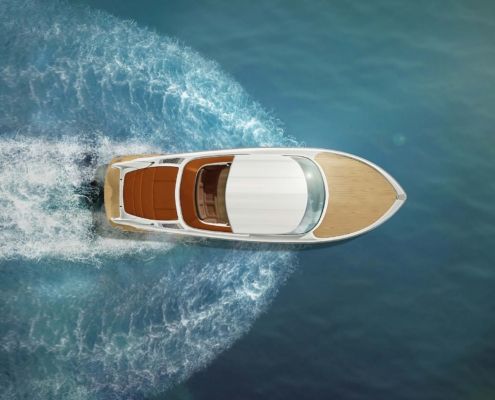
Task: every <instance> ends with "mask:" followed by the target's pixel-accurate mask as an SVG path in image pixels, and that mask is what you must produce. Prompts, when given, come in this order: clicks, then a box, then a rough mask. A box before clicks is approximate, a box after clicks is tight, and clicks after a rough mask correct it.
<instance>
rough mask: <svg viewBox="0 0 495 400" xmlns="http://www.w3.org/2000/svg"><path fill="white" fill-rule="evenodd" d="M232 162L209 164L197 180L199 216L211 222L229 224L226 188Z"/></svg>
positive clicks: (200, 172) (204, 220)
mask: <svg viewBox="0 0 495 400" xmlns="http://www.w3.org/2000/svg"><path fill="white" fill-rule="evenodd" d="M229 170H230V164H215V165H207V166H205V167H203V168H201V170H200V171H199V173H198V178H197V180H196V210H197V214H198V218H199V219H200V220H202V221H203V222H206V223H210V224H223V225H228V224H229V219H228V216H227V207H226V206H225V188H226V186H227V177H228V176H229Z"/></svg>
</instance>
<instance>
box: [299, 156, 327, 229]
mask: <svg viewBox="0 0 495 400" xmlns="http://www.w3.org/2000/svg"><path fill="white" fill-rule="evenodd" d="M290 157H291V158H292V159H293V160H294V161H296V162H297V163H298V164H299V167H301V169H302V172H303V174H304V178H305V179H306V185H307V188H308V202H307V204H306V210H305V212H304V215H303V217H302V219H301V222H300V223H299V225H298V226H297V228H296V229H294V230H293V231H292V232H291V234H292V235H302V234H305V233H308V232H310V231H312V230H314V229H315V228H316V227H317V226H318V223H319V222H320V221H321V218H322V216H323V212H324V210H325V205H326V201H327V196H328V194H327V187H326V185H325V178H324V176H323V174H322V172H321V170H320V168H319V167H318V164H316V162H314V161H313V160H311V159H310V158H308V157H304V156H290Z"/></svg>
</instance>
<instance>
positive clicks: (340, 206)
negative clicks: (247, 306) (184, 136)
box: [104, 148, 406, 243]
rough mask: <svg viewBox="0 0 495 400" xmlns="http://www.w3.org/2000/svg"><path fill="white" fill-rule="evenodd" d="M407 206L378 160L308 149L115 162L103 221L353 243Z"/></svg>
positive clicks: (133, 228) (129, 227) (261, 238)
mask: <svg viewBox="0 0 495 400" xmlns="http://www.w3.org/2000/svg"><path fill="white" fill-rule="evenodd" d="M405 200H406V193H405V192H404V190H403V189H402V188H401V186H400V185H399V184H398V183H397V181H396V180H395V179H393V178H392V177H391V176H390V175H389V174H388V173H387V172H385V171H384V170H383V169H381V168H380V167H378V166H376V165H375V164H373V163H371V162H369V161H367V160H365V159H363V158H360V157H356V156H354V155H351V154H347V153H342V152H339V151H333V150H325V149H312V148H253V149H231V150H216V151H203V152H195V153H183V154H154V155H132V156H120V157H116V158H114V159H113V160H112V161H111V162H110V164H109V165H108V168H107V170H106V175H105V183H104V203H105V212H106V216H107V219H108V221H109V222H110V224H111V225H112V226H114V227H117V228H120V229H122V230H124V231H130V232H163V233H168V234H174V235H188V236H198V237H203V238H217V239H228V240H239V241H254V242H275V243H277V242H278V243H320V242H333V241H337V240H343V239H349V238H352V237H355V236H358V235H361V234H363V233H366V232H369V231H370V230H372V229H374V228H376V227H377V226H378V225H380V224H382V223H383V222H385V221H386V220H387V219H389V218H390V217H391V216H392V215H393V214H394V213H395V212H396V211H397V210H398V209H399V208H400V207H401V206H402V205H403V204H404V202H405Z"/></svg>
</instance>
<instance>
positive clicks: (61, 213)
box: [0, 135, 171, 261]
mask: <svg viewBox="0 0 495 400" xmlns="http://www.w3.org/2000/svg"><path fill="white" fill-rule="evenodd" d="M152 150H153V151H155V152H156V148H154V149H151V148H150V147H149V146H146V145H140V144H135V143H129V142H126V143H112V142H111V141H109V140H108V139H103V138H99V139H97V140H96V141H95V140H92V143H84V142H83V141H81V140H79V141H78V140H75V139H69V138H65V139H62V140H57V141H53V140H48V139H36V138H30V137H25V136H21V135H17V136H16V137H15V138H12V139H0V259H1V258H4V259H9V258H15V257H23V258H27V259H39V258H41V257H46V256H49V257H54V258H64V259H68V260H88V261H95V260H98V259H100V258H101V257H107V256H122V255H125V254H129V253H136V252H139V251H143V250H150V249H153V250H163V251H164V250H167V249H168V248H169V247H170V246H171V244H170V243H168V244H167V242H166V237H165V238H164V237H161V238H160V239H158V238H157V239H155V240H148V241H143V240H133V239H132V237H128V236H125V235H120V236H118V235H117V234H114V235H113V236H112V235H106V236H102V235H100V234H98V235H96V234H95V232H94V231H95V224H97V223H98V221H97V217H98V215H97V214H95V213H94V211H92V210H91V209H89V208H88V207H87V206H85V204H84V199H82V196H84V193H83V192H81V187H83V186H84V185H87V184H88V183H89V182H90V181H91V180H93V179H94V177H95V173H96V167H97V165H98V164H104V163H107V162H108V161H109V160H110V159H111V158H112V157H113V156H115V155H118V154H133V153H134V154H140V153H141V154H142V153H146V152H150V151H152ZM87 156H90V157H91V158H92V160H93V162H89V163H88V162H86V163H84V162H83V159H84V157H87ZM95 161H96V162H97V163H98V164H95Z"/></svg>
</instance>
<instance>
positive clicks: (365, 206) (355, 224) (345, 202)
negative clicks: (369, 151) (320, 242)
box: [314, 152, 397, 238]
mask: <svg viewBox="0 0 495 400" xmlns="http://www.w3.org/2000/svg"><path fill="white" fill-rule="evenodd" d="M315 160H316V162H317V163H318V164H319V165H320V166H321V167H322V169H323V171H324V172H325V177H326V181H327V184H328V188H329V193H330V195H329V202H328V207H327V210H326V213H325V215H324V217H323V221H322V222H321V224H320V225H319V226H318V228H317V229H316V230H315V231H314V234H315V236H316V237H318V238H329V237H336V236H342V235H346V234H349V233H352V232H356V231H360V230H361V229H364V228H366V227H368V226H369V225H371V224H373V223H374V222H376V221H377V220H378V219H379V218H380V217H381V216H382V215H383V214H385V213H386V212H387V211H388V210H389V209H390V207H392V205H393V203H394V202H395V200H396V198H397V192H396V191H395V189H394V187H393V186H392V184H391V183H390V182H389V181H388V180H387V179H386V178H385V177H384V176H383V175H382V174H381V173H380V172H379V171H377V170H376V169H375V168H373V167H371V166H370V165H368V164H366V163H364V162H362V161H359V160H356V159H354V158H350V157H346V156H343V155H338V154H334V153H327V152H324V153H319V154H318V155H317V156H316V158H315Z"/></svg>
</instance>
